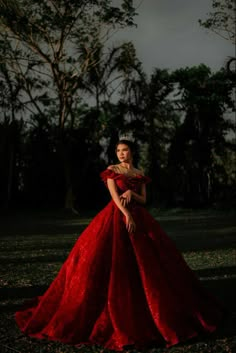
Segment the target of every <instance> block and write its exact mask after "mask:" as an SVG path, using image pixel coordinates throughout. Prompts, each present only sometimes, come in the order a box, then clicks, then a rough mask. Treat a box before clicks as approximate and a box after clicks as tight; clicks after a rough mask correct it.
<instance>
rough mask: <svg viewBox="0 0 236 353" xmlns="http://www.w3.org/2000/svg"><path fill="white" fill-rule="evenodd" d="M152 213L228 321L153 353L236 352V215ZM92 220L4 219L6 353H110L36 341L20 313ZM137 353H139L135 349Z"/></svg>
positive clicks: (51, 216)
mask: <svg viewBox="0 0 236 353" xmlns="http://www.w3.org/2000/svg"><path fill="white" fill-rule="evenodd" d="M152 213H153V214H154V215H155V216H156V217H157V218H158V219H159V221H160V223H161V225H162V227H163V228H164V229H165V230H166V231H167V233H168V234H169V236H170V237H171V238H172V239H173V240H174V241H175V243H176V245H177V247H178V248H179V250H180V251H181V252H182V254H183V256H184V257H185V259H186V261H187V262H188V264H189V265H190V267H191V268H192V269H193V270H194V271H196V273H197V275H198V276H199V277H200V279H201V281H202V283H203V285H204V286H205V287H206V288H208V289H209V290H210V291H211V292H212V293H214V295H215V296H217V297H218V298H219V299H220V300H222V301H223V302H224V303H225V305H226V307H227V308H228V312H229V314H228V316H227V318H226V319H225V321H224V323H223V324H222V325H221V327H220V328H219V329H218V330H217V331H216V332H215V333H213V334H212V335H209V336H207V337H204V338H203V337H202V338H200V337H199V338H197V339H194V340H192V341H188V342H186V343H185V344H181V345H177V346H175V347H172V348H170V349H168V350H167V349H164V348H153V349H151V350H149V351H150V352H151V353H164V352H169V353H186V352H190V353H194V352H198V353H210V352H211V353H217V352H225V353H226V352H227V353H235V352H236V300H235V298H236V290H235V287H236V251H235V240H236V222H235V214H234V213H232V212H231V213H226V212H224V213H222V212H219V211H214V212H213V211H182V210H175V211H171V212H163V211H162V212H158V210H152ZM89 221H90V218H86V217H78V216H76V217H74V216H70V215H67V216H65V215H64V214H63V213H42V212H41V213H40V212H39V213H33V212H21V213H19V214H15V215H14V216H11V217H10V218H9V217H5V218H3V219H2V220H1V234H0V264H1V270H0V273H1V274H0V352H1V353H4V352H7V353H10V352H15V353H16V352H18V353H19V352H20V353H34V352H35V353H46V352H47V353H73V352H77V353H78V352H87V353H93V352H94V353H98V352H99V353H100V352H103V353H105V352H109V351H108V350H104V349H101V347H96V346H92V347H87V346H81V347H80V348H76V347H72V346H69V345H63V344H60V343H58V342H50V341H46V340H36V339H31V338H29V337H27V336H25V335H23V334H21V332H20V331H19V330H18V328H17V326H16V324H15V321H14V312H15V311H16V310H17V309H18V308H19V307H20V306H21V305H22V303H23V302H24V301H25V299H26V298H31V297H34V296H36V295H40V294H42V293H44V291H45V290H46V288H47V287H48V285H49V284H50V283H51V281H52V280H53V278H54V277H55V275H56V273H57V272H58V270H59V269H60V267H61V265H62V263H63V262H64V260H65V259H66V257H67V255H68V253H69V251H70V249H71V248H72V247H73V244H74V243H75V241H76V239H77V237H78V235H79V234H80V233H81V232H82V230H83V229H84V228H85V227H86V225H87V224H88V222H89ZM130 352H132V353H135V352H137V351H134V350H130Z"/></svg>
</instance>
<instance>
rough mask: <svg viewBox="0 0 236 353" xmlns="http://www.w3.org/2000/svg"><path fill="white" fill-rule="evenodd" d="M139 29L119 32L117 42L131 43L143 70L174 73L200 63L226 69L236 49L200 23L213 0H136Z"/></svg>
mask: <svg viewBox="0 0 236 353" xmlns="http://www.w3.org/2000/svg"><path fill="white" fill-rule="evenodd" d="M134 3H135V4H139V7H138V9H137V12H138V16H137V17H136V20H135V22H136V24H137V28H131V29H125V30H123V31H120V32H118V33H117V34H116V35H115V36H114V39H115V41H116V42H117V41H118V42H119V41H123V40H127V41H128V40H131V41H132V42H133V43H134V45H135V48H136V51H137V56H138V58H139V59H140V60H141V61H142V63H143V67H144V70H145V72H146V73H147V74H150V73H151V72H152V71H153V69H154V68H161V69H164V68H167V69H170V70H174V69H177V68H181V67H187V66H189V67H191V66H195V65H199V64H201V63H204V64H206V65H207V66H209V67H210V68H211V69H212V71H217V70H219V69H220V68H221V67H222V66H224V65H225V61H226V59H227V57H228V56H234V55H235V47H234V45H233V44H232V43H231V42H230V41H227V40H225V39H223V38H221V37H220V36H218V35H217V34H215V33H213V32H211V31H207V30H206V29H204V28H203V27H201V26H200V25H199V23H198V20H199V19H202V20H204V19H205V18H206V17H207V13H209V12H210V11H211V10H212V7H211V4H212V0H135V1H134Z"/></svg>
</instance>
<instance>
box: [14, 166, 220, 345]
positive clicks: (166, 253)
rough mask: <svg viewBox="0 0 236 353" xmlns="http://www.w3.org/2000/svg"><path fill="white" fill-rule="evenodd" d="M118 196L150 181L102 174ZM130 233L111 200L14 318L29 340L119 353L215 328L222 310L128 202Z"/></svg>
mask: <svg viewBox="0 0 236 353" xmlns="http://www.w3.org/2000/svg"><path fill="white" fill-rule="evenodd" d="M101 177H102V179H103V180H104V182H105V183H106V180H107V178H112V179H114V180H115V183H116V186H117V190H118V192H119V193H123V192H124V191H126V190H128V189H131V190H133V191H135V192H139V191H140V187H141V184H142V183H147V182H149V180H150V179H149V178H148V177H145V176H141V175H137V176H133V177H128V176H126V175H124V174H117V173H115V172H113V171H111V170H108V169H107V170H105V171H104V172H102V173H101ZM129 209H130V212H131V214H132V216H133V218H134V221H135V223H136V231H135V233H134V234H129V233H128V232H127V230H126V226H125V219H124V216H123V214H122V213H121V211H120V210H119V209H118V207H117V206H116V204H115V203H114V201H113V200H111V201H110V202H109V203H108V204H107V206H106V207H105V208H104V209H102V210H101V211H100V212H99V213H98V214H97V215H96V216H95V218H94V219H93V220H92V221H91V223H90V224H89V225H88V227H87V228H86V229H85V230H84V231H83V233H82V234H81V235H80V236H79V238H78V240H77V241H76V243H75V245H74V247H73V248H72V250H71V252H70V254H69V256H68V258H67V260H66V261H65V262H64V264H63V266H62V267H61V269H60V271H59V273H58V275H57V277H56V278H55V279H54V281H53V282H52V283H51V285H50V286H49V288H48V289H47V291H46V292H45V294H44V295H43V296H41V297H37V298H36V299H35V300H34V301H31V303H28V307H24V308H22V310H20V311H18V312H17V313H16V321H17V324H18V326H19V327H20V329H21V330H22V331H23V332H24V333H26V334H27V335H29V336H32V337H37V338H47V339H51V340H57V341H60V342H63V343H67V344H73V345H81V344H98V345H101V346H103V347H105V348H109V349H114V350H118V351H119V350H122V349H124V347H125V346H130V345H133V346H134V347H135V348H140V347H146V346H148V345H149V344H150V343H152V344H153V343H154V344H155V345H157V346H167V347H170V346H172V345H174V344H177V343H179V342H182V341H185V340H187V339H189V338H191V337H194V336H197V335H198V334H201V333H207V332H212V331H214V330H215V329H216V326H217V324H218V323H219V321H220V319H221V317H222V308H221V304H219V303H218V302H217V300H216V299H215V298H214V297H212V296H211V295H210V294H209V293H208V292H207V291H206V290H205V289H204V288H203V287H202V285H201V283H200V281H199V280H198V279H197V277H196V276H195V274H194V273H193V271H192V270H191V269H190V268H189V267H188V265H187V264H186V262H185V261H184V259H183V257H182V255H181V254H180V253H179V251H178V250H177V249H176V247H175V245H174V243H173V242H172V240H171V239H170V238H169V237H168V236H167V235H166V234H165V232H164V231H163V229H162V228H161V227H160V225H159V223H158V222H157V221H156V220H155V219H154V218H153V217H152V216H151V215H150V214H149V213H148V211H147V210H146V209H145V207H144V206H143V205H141V204H138V203H137V202H135V201H132V202H131V204H130V205H129Z"/></svg>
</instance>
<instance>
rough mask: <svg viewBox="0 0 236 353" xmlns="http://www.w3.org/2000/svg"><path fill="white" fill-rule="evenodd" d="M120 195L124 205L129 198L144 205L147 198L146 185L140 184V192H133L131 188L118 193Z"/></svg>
mask: <svg viewBox="0 0 236 353" xmlns="http://www.w3.org/2000/svg"><path fill="white" fill-rule="evenodd" d="M120 197H121V199H125V203H124V205H126V204H128V203H129V202H130V201H131V199H134V200H135V201H137V202H139V203H141V204H143V205H144V204H145V203H146V199H147V196H146V185H145V184H142V187H141V192H140V194H137V193H136V192H134V191H132V190H127V191H125V192H124V193H123V194H122V195H120Z"/></svg>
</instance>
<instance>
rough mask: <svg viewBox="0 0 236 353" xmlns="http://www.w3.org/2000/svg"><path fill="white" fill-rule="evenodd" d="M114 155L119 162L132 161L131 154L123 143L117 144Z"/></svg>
mask: <svg viewBox="0 0 236 353" xmlns="http://www.w3.org/2000/svg"><path fill="white" fill-rule="evenodd" d="M116 155H117V158H118V159H119V161H120V162H121V163H122V162H125V163H129V162H131V161H132V153H131V150H130V148H129V146H127V145H125V144H124V143H119V145H118V146H117V147H116Z"/></svg>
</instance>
